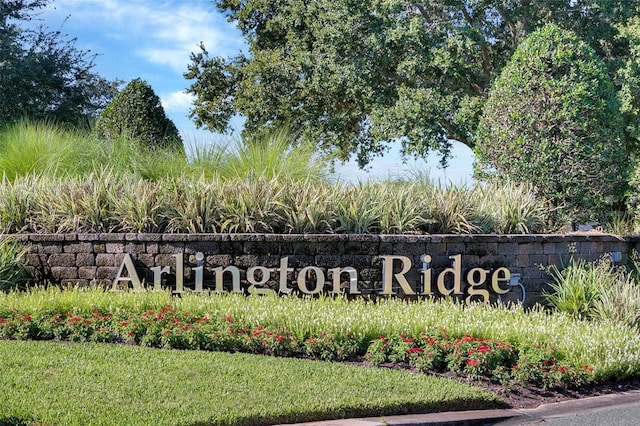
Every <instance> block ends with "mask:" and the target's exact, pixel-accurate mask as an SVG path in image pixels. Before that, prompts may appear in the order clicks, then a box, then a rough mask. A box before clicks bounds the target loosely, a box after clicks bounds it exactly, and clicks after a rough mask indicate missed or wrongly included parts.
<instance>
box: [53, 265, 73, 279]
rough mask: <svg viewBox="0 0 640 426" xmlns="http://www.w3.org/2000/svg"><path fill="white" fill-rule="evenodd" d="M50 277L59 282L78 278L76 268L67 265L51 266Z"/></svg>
mask: <svg viewBox="0 0 640 426" xmlns="http://www.w3.org/2000/svg"><path fill="white" fill-rule="evenodd" d="M51 278H53V279H54V280H56V281H59V282H61V281H64V280H71V279H75V278H78V268H76V267H69V266H52V267H51Z"/></svg>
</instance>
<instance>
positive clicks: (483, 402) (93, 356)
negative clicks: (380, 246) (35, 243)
mask: <svg viewBox="0 0 640 426" xmlns="http://www.w3.org/2000/svg"><path fill="white" fill-rule="evenodd" d="M0 370H1V371H2V376H1V377H2V378H1V379H0V394H1V395H2V397H1V398H0V425H28V424H38V425H88V424H91V425H151V424H153V425H177V424H181V425H214V424H215V425H240V424H242V425H257V424H273V423H279V422H300V421H310V420H318V419H329V418H341V417H353V416H374V415H390V414H398V413H404V412H410V411H411V412H416V411H439V410H448V409H455V408H465V409H471V408H490V407H496V406H501V405H502V402H501V401H500V400H499V399H498V398H497V397H496V396H494V395H492V394H489V393H487V392H485V391H482V390H479V389H476V388H472V387H469V386H466V385H464V384H461V383H458V382H455V381H450V380H443V379H437V378H433V377H430V376H427V375H423V374H417V375H416V374H411V373H408V372H403V371H395V370H385V369H376V368H366V367H357V366H348V365H342V364H337V363H322V362H317V361H309V360H301V359H292V358H272V357H264V356H256V355H246V354H227V353H217V352H199V351H176V350H161V349H151V348H142V347H133V346H117V345H106V344H69V343H50V342H33V341H0Z"/></svg>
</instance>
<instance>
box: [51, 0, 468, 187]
mask: <svg viewBox="0 0 640 426" xmlns="http://www.w3.org/2000/svg"><path fill="white" fill-rule="evenodd" d="M39 19H40V20H41V21H43V23H44V24H45V25H47V26H48V27H49V29H50V30H61V31H62V32H63V33H65V34H68V35H69V36H70V37H75V38H77V44H76V46H77V48H79V49H81V50H91V52H92V53H97V54H99V56H97V58H96V60H95V68H94V71H95V72H97V73H98V74H100V75H101V76H103V77H105V78H108V79H121V80H124V81H125V82H128V81H130V80H132V79H134V78H137V77H139V78H142V79H143V80H146V81H147V82H148V83H149V84H150V85H151V87H153V89H154V90H155V92H156V93H157V94H158V96H160V98H161V99H162V104H163V105H164V108H165V111H166V113H167V115H168V116H169V117H170V118H171V119H172V120H173V122H174V123H175V124H176V126H177V127H178V128H179V129H180V131H181V133H182V134H183V136H184V139H185V143H186V144H188V145H192V144H207V143H217V142H220V141H221V140H222V141H224V140H225V138H224V137H222V136H220V135H214V134H212V133H210V132H204V131H199V130H197V129H196V127H195V125H194V124H193V123H192V122H191V121H190V120H189V118H188V114H189V109H190V105H191V98H190V97H189V95H187V94H186V93H185V92H184V90H185V89H186V88H187V87H188V86H189V84H190V83H189V81H188V80H186V79H185V78H184V77H183V73H184V72H185V71H186V69H187V65H188V63H189V56H190V53H191V52H195V51H197V50H198V47H197V46H198V43H200V42H203V43H204V44H205V46H206V48H207V50H208V51H209V53H210V54H211V55H213V56H223V57H228V56H233V55H236V54H237V53H238V52H240V51H242V50H243V49H244V48H245V47H246V45H245V42H244V39H243V37H242V34H241V33H240V31H238V30H237V29H236V28H235V27H234V26H233V25H232V24H230V23H229V22H227V20H226V18H225V17H224V16H223V15H222V14H221V13H220V12H218V10H217V9H216V8H215V6H214V3H213V1H212V0H52V1H51V3H50V4H49V5H48V6H47V7H46V8H45V9H43V10H42V11H41V14H40V15H39ZM241 125H242V123H241V121H236V122H234V127H236V128H240V127H241ZM396 151H397V150H392V151H391V152H390V153H388V154H387V155H385V157H384V158H381V159H378V160H376V161H375V162H374V163H373V164H372V165H371V167H370V171H369V172H367V173H365V172H362V171H358V170H357V167H356V166H355V165H354V164H346V165H345V166H342V167H338V169H337V171H338V173H339V174H340V176H341V177H342V178H344V179H350V180H356V179H366V178H368V177H373V178H377V177H387V176H398V175H406V174H407V173H410V171H411V170H415V169H421V170H428V171H429V173H430V174H431V175H432V176H433V178H434V179H436V180H439V181H441V182H443V183H446V182H449V181H453V182H455V183H464V182H469V181H470V179H471V178H470V175H471V167H472V166H471V165H472V154H471V150H469V149H468V148H467V147H465V146H463V145H461V144H456V145H455V147H454V151H453V159H452V160H451V162H450V166H449V167H448V168H447V169H446V170H442V169H439V168H438V166H437V156H436V155H433V156H431V157H430V158H429V160H428V161H427V162H424V161H422V160H421V161H419V162H416V161H409V162H408V163H407V164H403V163H402V160H401V159H400V158H399V155H398V153H397V152H396Z"/></svg>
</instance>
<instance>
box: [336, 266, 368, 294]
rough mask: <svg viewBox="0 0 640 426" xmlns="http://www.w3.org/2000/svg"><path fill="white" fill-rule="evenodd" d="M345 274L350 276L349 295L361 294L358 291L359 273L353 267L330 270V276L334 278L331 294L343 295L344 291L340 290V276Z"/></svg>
mask: <svg viewBox="0 0 640 426" xmlns="http://www.w3.org/2000/svg"><path fill="white" fill-rule="evenodd" d="M343 273H347V274H349V294H360V291H359V290H358V271H356V270H355V268H352V267H351V266H348V267H346V268H333V269H329V274H331V276H332V277H333V290H331V294H341V293H342V289H341V288H340V276H341V275H342V274H343Z"/></svg>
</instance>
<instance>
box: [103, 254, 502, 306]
mask: <svg viewBox="0 0 640 426" xmlns="http://www.w3.org/2000/svg"><path fill="white" fill-rule="evenodd" d="M173 257H175V259H176V263H175V291H174V292H175V293H182V292H183V291H185V284H184V254H182V253H179V254H174V255H173ZM380 258H381V259H382V289H381V291H379V292H378V294H382V295H395V294H397V292H396V291H395V289H400V290H402V293H403V294H405V295H418V296H434V295H435V294H436V293H435V291H434V290H437V293H438V294H440V295H442V296H452V295H456V296H461V295H463V294H464V293H465V291H466V294H467V298H466V301H467V302H468V303H469V302H471V298H472V297H476V298H480V299H481V300H482V301H485V302H487V301H489V289H491V290H492V292H493V293H494V294H497V295H502V294H506V293H508V292H509V290H508V289H506V288H504V287H503V285H508V283H509V280H510V279H511V272H510V271H509V269H507V268H506V267H501V268H497V269H495V270H493V271H491V270H489V269H484V268H473V269H470V270H468V271H466V272H465V273H464V274H463V270H462V255H459V254H458V255H455V256H450V257H449V258H450V259H451V260H452V265H451V267H450V268H446V269H444V270H442V271H441V272H440V273H439V274H437V275H435V274H434V271H433V270H432V269H431V267H430V264H431V260H432V259H431V256H429V255H426V254H425V255H423V256H421V258H420V259H421V260H422V268H421V269H419V272H420V286H419V288H417V289H414V287H412V286H411V284H410V283H409V281H408V280H407V278H406V277H405V275H406V274H407V273H408V272H409V271H410V270H411V268H412V264H411V259H409V258H408V257H406V256H380ZM203 260H204V254H203V253H200V252H198V253H196V261H197V263H198V265H199V266H197V267H195V268H193V271H194V273H195V282H194V289H193V291H196V292H202V291H203V290H204V288H203V284H204V266H203V265H202V263H203ZM396 265H397V266H398V267H397V269H396V270H399V272H394V266H396ZM150 270H151V272H152V273H153V289H154V290H161V289H162V276H163V274H170V273H171V267H170V266H164V267H162V266H156V267H153V268H150ZM125 271H126V274H125ZM211 271H212V272H213V274H214V276H215V287H214V289H213V291H215V292H218V293H223V292H224V278H225V276H227V277H230V278H231V287H232V292H233V293H244V290H243V288H242V285H241V280H240V270H239V269H238V268H237V267H235V266H227V267H225V268H223V267H222V266H219V267H217V268H212V269H211ZM293 272H294V269H293V268H290V267H289V258H288V257H284V258H282V259H280V267H278V268H267V267H264V266H254V267H252V268H249V269H247V271H246V281H247V282H248V283H249V287H248V288H247V293H248V294H252V295H253V294H256V295H259V294H262V295H266V294H276V293H282V294H290V293H292V292H293V291H294V289H293V288H291V287H289V282H288V275H289V273H293ZM327 272H328V275H329V276H331V278H332V280H331V282H330V283H327V282H326V279H325V273H324V271H323V270H322V269H321V268H319V267H317V266H306V267H304V268H302V269H301V270H300V271H299V272H298V274H297V277H295V279H294V281H295V283H296V284H297V289H298V291H299V292H300V293H302V294H308V295H313V294H319V293H321V292H323V291H324V290H325V286H326V285H327V284H328V285H329V287H330V288H331V291H329V293H330V294H342V293H344V292H345V291H344V290H346V293H348V294H350V295H357V294H362V292H361V291H360V290H359V289H358V271H357V270H356V269H355V268H352V267H350V266H348V267H338V268H332V269H329V270H328V271H327ZM274 273H275V274H276V276H277V278H278V283H279V285H278V288H277V290H276V289H273V288H266V287H265V285H266V284H267V282H269V281H270V280H271V279H272V274H274ZM345 275H346V277H347V278H348V279H349V286H348V287H347V288H343V287H342V286H341V279H342V277H343V276H345ZM463 275H464V278H465V283H466V286H465V288H464V291H463V280H462V279H463ZM129 284H131V286H132V287H133V289H134V290H144V286H143V282H142V281H141V280H140V278H139V276H138V273H137V271H136V268H135V266H134V264H133V260H132V259H131V256H130V255H129V254H128V253H125V254H124V257H123V260H122V263H121V265H120V269H119V271H118V275H117V276H116V278H115V279H114V281H113V289H114V290H115V289H118V288H120V287H121V286H122V285H127V286H128V285H129Z"/></svg>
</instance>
